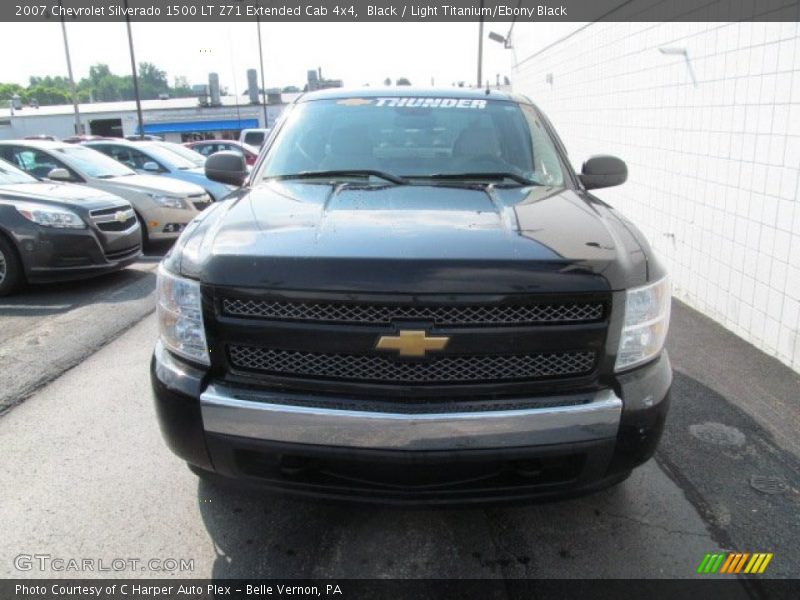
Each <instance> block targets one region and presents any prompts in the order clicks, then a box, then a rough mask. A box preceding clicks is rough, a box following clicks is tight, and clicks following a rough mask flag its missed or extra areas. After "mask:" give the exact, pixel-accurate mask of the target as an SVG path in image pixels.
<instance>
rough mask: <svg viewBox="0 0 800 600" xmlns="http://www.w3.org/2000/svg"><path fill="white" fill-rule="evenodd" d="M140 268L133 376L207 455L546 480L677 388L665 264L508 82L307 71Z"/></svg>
mask: <svg viewBox="0 0 800 600" xmlns="http://www.w3.org/2000/svg"><path fill="white" fill-rule="evenodd" d="M206 173H207V175H208V176H209V177H210V178H212V179H215V180H216V181H220V182H223V183H228V184H235V185H241V186H242V187H241V189H240V190H239V191H238V192H234V194H233V195H232V197H231V198H230V199H228V200H226V201H224V202H221V203H219V204H216V205H214V206H213V207H211V208H209V209H208V210H206V211H205V212H204V213H202V214H201V215H199V216H198V217H196V218H195V220H194V221H193V222H192V223H191V224H190V225H189V226H188V227H187V228H186V230H185V231H184V232H183V234H182V235H181V237H180V239H179V240H178V242H177V243H176V245H175V247H174V248H173V250H172V251H171V252H170V253H169V255H168V256H167V257H166V258H165V259H164V261H163V263H162V264H161V266H160V269H159V276H158V316H159V325H160V338H159V341H158V342H157V344H156V348H155V352H154V356H153V360H152V368H151V376H152V383H153V389H154V392H155V400H156V408H157V413H158V417H159V421H160V425H161V430H162V432H163V434H164V437H165V439H166V441H167V444H168V445H169V447H170V448H171V449H172V450H173V452H175V453H176V454H177V455H178V456H179V457H181V458H182V459H184V460H185V461H187V462H188V463H189V465H190V467H191V468H192V469H193V470H194V471H195V472H196V473H198V474H199V475H200V476H203V477H206V478H209V479H212V480H218V481H230V480H238V481H239V482H244V483H247V484H255V485H260V486H265V487H268V488H272V489H278V490H283V491H286V492H292V493H296V494H303V495H313V496H318V497H327V498H350V499H357V500H367V501H379V502H389V503H400V504H403V503H421V504H428V505H431V504H440V503H450V502H453V503H472V502H497V501H503V500H526V499H536V498H549V497H555V496H560V495H565V494H566V495H570V494H577V493H583V492H589V491H592V490H597V489H600V488H602V487H605V486H608V485H611V484H614V483H617V482H620V481H622V480H623V479H625V478H626V477H627V476H628V474H629V473H630V472H631V469H633V468H634V467H636V466H637V465H640V464H641V463H643V462H644V461H646V460H647V459H648V458H649V457H650V456H652V454H653V452H654V450H655V447H656V445H657V444H658V441H659V438H660V436H661V433H662V430H663V427H664V422H665V418H666V413H667V407H668V404H669V391H670V385H671V382H672V372H671V368H670V364H669V359H668V357H667V354H666V352H665V351H664V340H665V337H666V334H667V328H668V322H669V311H670V288H669V284H668V281H667V278H666V273H665V270H664V268H663V266H662V265H661V264H660V263H659V261H658V260H657V259H656V257H655V256H654V255H653V252H652V250H651V249H650V247H649V245H648V243H647V241H646V240H645V239H644V238H643V236H642V234H641V233H640V232H639V231H638V230H637V229H636V227H635V226H634V225H632V224H631V223H630V222H629V221H628V220H626V219H625V218H624V217H623V216H622V215H620V214H619V213H618V212H617V211H615V210H614V209H613V208H612V207H610V206H609V205H607V204H606V203H604V202H603V201H601V200H599V199H598V198H596V197H594V196H592V195H591V194H590V193H588V190H590V189H592V188H599V187H606V186H611V185H617V184H620V183H623V182H624V181H625V179H626V177H627V168H626V166H625V163H623V162H622V161H621V160H619V159H617V158H614V157H611V156H597V157H594V158H591V159H589V160H587V161H586V163H585V164H584V165H583V169H582V173H581V174H576V173H575V172H574V171H573V169H572V167H571V166H570V164H569V161H568V160H567V153H566V150H565V148H564V146H563V144H562V142H561V140H560V139H559V138H558V136H557V135H556V133H555V131H554V130H553V128H552V126H551V124H550V123H549V121H548V120H547V118H546V117H545V116H544V115H543V114H542V112H541V111H539V110H538V109H537V108H536V106H534V105H533V104H532V103H531V102H530V100H528V99H527V98H525V97H522V96H517V95H511V94H505V93H501V92H496V91H485V90H464V89H448V90H443V91H435V90H423V91H420V90H413V89H411V88H396V89H391V90H372V89H362V90H356V91H349V92H348V91H343V90H341V89H338V90H326V91H322V92H316V93H312V94H307V95H304V96H302V97H301V98H300V99H298V100H297V101H296V102H295V103H294V104H293V105H292V106H290V107H288V108H287V110H286V111H285V113H284V114H283V116H282V118H281V120H280V122H279V123H278V124H277V125H276V127H275V129H274V130H273V132H272V134H271V136H270V138H269V139H268V140H267V142H266V144H265V147H264V149H263V150H262V153H261V156H260V158H259V160H258V162H257V163H256V165H255V167H254V168H253V169H252V172H250V173H248V171H247V167H246V165H245V163H244V159H243V158H242V157H241V156H240V155H237V154H234V153H230V152H220V153H217V154H214V155H212V156H211V157H209V159H208V162H207V163H206Z"/></svg>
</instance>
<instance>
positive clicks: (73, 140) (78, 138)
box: [61, 135, 114, 144]
mask: <svg viewBox="0 0 800 600" xmlns="http://www.w3.org/2000/svg"><path fill="white" fill-rule="evenodd" d="M113 139H114V138H111V137H106V136H103V135H71V136H69V137H65V138H64V139H63V140H61V141H62V142H66V143H67V144H82V143H83V142H95V141H97V140H113Z"/></svg>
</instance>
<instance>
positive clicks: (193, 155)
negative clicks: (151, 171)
mask: <svg viewBox="0 0 800 600" xmlns="http://www.w3.org/2000/svg"><path fill="white" fill-rule="evenodd" d="M160 148H162V149H164V150H167V151H168V152H174V153H175V154H177V155H179V156H180V157H181V158H182V159H183V160H184V161H189V162H190V163H192V167H202V166H203V165H204V164H206V157H205V156H203V155H202V154H200V153H199V152H196V151H195V150H192V149H191V148H187V147H186V146H181V145H180V144H175V143H173V142H161V145H160Z"/></svg>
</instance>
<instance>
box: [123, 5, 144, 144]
mask: <svg viewBox="0 0 800 600" xmlns="http://www.w3.org/2000/svg"><path fill="white" fill-rule="evenodd" d="M125 24H126V25H127V27H128V48H129V49H130V52H131V73H133V94H134V96H136V116H137V118H138V120H139V139H144V119H143V118H142V99H141V98H140V97H139V77H138V75H137V74H136V56H135V55H134V54H133V34H132V33H131V18H130V16H128V0H125Z"/></svg>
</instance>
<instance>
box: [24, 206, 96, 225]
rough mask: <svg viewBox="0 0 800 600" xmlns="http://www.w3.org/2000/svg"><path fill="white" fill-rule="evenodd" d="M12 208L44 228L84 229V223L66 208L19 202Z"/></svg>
mask: <svg viewBox="0 0 800 600" xmlns="http://www.w3.org/2000/svg"><path fill="white" fill-rule="evenodd" d="M14 208H16V209H17V212H18V213H19V214H21V215H22V216H23V217H25V218H26V219H28V220H29V221H33V222H34V223H36V224H38V225H43V226H44V227H55V228H57V229H85V228H86V223H84V222H83V219H81V218H80V217H79V216H78V215H76V214H75V213H74V212H72V211H71V210H67V209H66V208H55V207H53V206H47V205H45V204H33V203H29V202H19V203H17V204H15V206H14Z"/></svg>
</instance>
